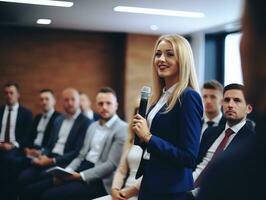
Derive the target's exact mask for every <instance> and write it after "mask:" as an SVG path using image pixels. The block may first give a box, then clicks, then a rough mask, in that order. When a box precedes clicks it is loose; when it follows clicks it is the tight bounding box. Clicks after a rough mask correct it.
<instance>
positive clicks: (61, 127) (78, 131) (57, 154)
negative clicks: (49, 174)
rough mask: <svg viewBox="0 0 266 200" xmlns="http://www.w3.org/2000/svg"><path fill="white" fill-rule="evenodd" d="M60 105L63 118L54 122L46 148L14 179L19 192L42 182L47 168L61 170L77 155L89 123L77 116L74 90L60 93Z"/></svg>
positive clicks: (78, 98)
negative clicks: (17, 183) (53, 167)
mask: <svg viewBox="0 0 266 200" xmlns="http://www.w3.org/2000/svg"><path fill="white" fill-rule="evenodd" d="M62 105H63V108H64V116H62V117H58V118H57V119H56V121H55V125H54V127H53V129H52V131H51V138H50V140H49V142H48V145H47V147H46V148H44V149H43V151H42V155H41V156H40V157H38V158H37V159H33V160H32V166H31V167H29V168H28V169H26V170H24V171H23V172H22V173H21V174H20V176H19V178H18V182H19V186H21V188H20V191H23V188H24V187H25V186H27V185H30V184H34V182H35V181H38V180H40V179H42V178H43V176H41V175H42V174H43V173H42V172H44V170H46V169H47V168H49V167H52V166H55V165H57V166H61V167H64V166H66V165H68V164H69V163H70V162H71V161H72V160H73V159H74V158H75V157H76V156H77V155H78V153H79V150H80V148H81V146H82V144H83V140H84V136H85V133H86V130H87V129H88V127H89V125H90V124H91V122H92V121H91V120H90V119H88V118H87V117H85V116H84V115H83V114H82V113H81V111H80V108H79V107H80V97H79V93H78V91H77V90H76V89H74V88H67V89H65V90H64V91H63V93H62Z"/></svg>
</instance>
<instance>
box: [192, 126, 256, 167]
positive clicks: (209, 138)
mask: <svg viewBox="0 0 266 200" xmlns="http://www.w3.org/2000/svg"><path fill="white" fill-rule="evenodd" d="M224 129H225V124H223V125H220V126H217V127H210V128H208V129H206V131H205V132H204V135H203V136H202V139H201V142H200V150H199V155H198V158H197V165H198V164H199V163H201V162H202V160H203V158H204V156H205V155H206V153H207V151H208V149H209V148H210V147H211V145H212V144H213V143H214V142H215V140H216V139H217V138H218V137H219V136H220V135H221V134H222V132H223V131H224ZM253 136H254V128H253V127H252V124H251V122H250V121H247V122H246V124H245V125H244V126H243V127H242V128H241V129H240V130H239V131H238V133H237V135H236V136H235V137H234V138H233V140H232V141H231V142H230V144H229V145H228V147H227V148H226V150H225V151H228V150H230V148H231V147H232V146H235V145H238V144H237V143H241V141H242V140H244V139H245V140H246V139H247V138H248V137H253ZM195 168H196V166H195Z"/></svg>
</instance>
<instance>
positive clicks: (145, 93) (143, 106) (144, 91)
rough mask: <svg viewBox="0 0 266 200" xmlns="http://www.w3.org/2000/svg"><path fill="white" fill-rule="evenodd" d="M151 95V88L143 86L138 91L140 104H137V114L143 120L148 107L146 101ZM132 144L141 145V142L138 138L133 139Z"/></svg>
mask: <svg viewBox="0 0 266 200" xmlns="http://www.w3.org/2000/svg"><path fill="white" fill-rule="evenodd" d="M150 94H151V88H150V87H148V86H143V87H142V88H141V91H140V104H139V112H138V113H139V114H140V115H141V116H142V117H144V118H145V116H146V110H147V105H148V99H149V96H150ZM134 144H136V145H140V146H142V145H141V141H140V139H139V138H138V137H135V140H134Z"/></svg>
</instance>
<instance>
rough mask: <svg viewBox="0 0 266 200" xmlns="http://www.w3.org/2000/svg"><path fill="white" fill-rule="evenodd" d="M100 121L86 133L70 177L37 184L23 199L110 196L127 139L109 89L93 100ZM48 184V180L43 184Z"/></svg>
mask: <svg viewBox="0 0 266 200" xmlns="http://www.w3.org/2000/svg"><path fill="white" fill-rule="evenodd" d="M96 105H97V111H98V113H99V114H100V120H99V121H96V122H94V123H93V124H92V125H91V126H90V127H89V129H88V131H87V133H86V137H85V141H84V144H83V147H82V149H81V151H80V152H79V156H78V157H77V158H76V159H74V160H73V161H72V162H71V163H70V164H69V165H68V166H67V168H68V169H69V170H71V171H73V175H69V176H60V177H55V178H54V183H53V180H50V183H49V184H47V183H48V182H46V183H45V180H44V181H40V182H37V183H36V184H33V185H31V186H29V187H28V188H27V189H26V190H25V194H28V195H27V196H25V197H26V198H23V200H24V199H39V198H41V199H49V200H52V199H56V200H68V199H72V200H73V199H75V200H78V199H87V200H88V199H92V198H95V197H99V196H104V195H106V194H107V193H109V194H110V189H111V184H112V179H113V174H114V171H115V169H116V168H117V165H118V163H119V160H120V157H121V153H122V149H123V144H124V142H125V139H126V135H127V124H126V123H125V122H124V121H122V120H121V119H120V118H119V117H118V116H117V115H116V110H117V106H118V103H117V98H116V95H115V93H114V91H113V90H112V89H111V88H108V87H107V88H102V89H100V90H99V92H98V94H97V97H96ZM46 181H48V180H46Z"/></svg>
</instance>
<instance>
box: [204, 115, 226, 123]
mask: <svg viewBox="0 0 266 200" xmlns="http://www.w3.org/2000/svg"><path fill="white" fill-rule="evenodd" d="M222 116H223V114H222V112H220V113H219V114H218V115H217V116H216V117H214V118H213V119H212V120H210V119H209V118H208V117H207V116H206V115H205V116H204V123H207V122H208V121H213V122H214V123H215V124H219V122H220V120H221V118H222Z"/></svg>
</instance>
